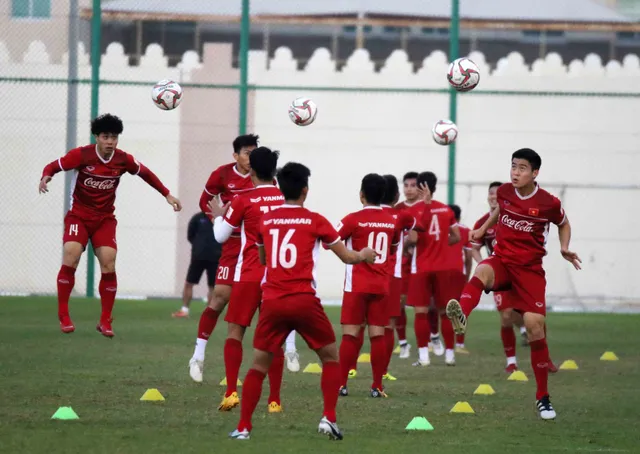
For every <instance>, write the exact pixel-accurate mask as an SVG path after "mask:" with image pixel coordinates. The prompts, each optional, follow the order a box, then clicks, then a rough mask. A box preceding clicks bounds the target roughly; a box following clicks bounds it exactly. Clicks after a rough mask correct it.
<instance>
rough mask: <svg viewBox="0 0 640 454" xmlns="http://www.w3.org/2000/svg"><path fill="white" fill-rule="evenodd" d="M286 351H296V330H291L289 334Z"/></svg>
mask: <svg viewBox="0 0 640 454" xmlns="http://www.w3.org/2000/svg"><path fill="white" fill-rule="evenodd" d="M286 351H287V353H291V352H295V351H296V332H295V331H291V332H290V333H289V335H288V336H287V341H286Z"/></svg>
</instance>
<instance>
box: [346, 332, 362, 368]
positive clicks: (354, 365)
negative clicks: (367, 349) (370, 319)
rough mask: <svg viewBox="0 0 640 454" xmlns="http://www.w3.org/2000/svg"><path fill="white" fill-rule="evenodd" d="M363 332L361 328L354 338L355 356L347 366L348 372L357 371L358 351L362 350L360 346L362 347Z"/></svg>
mask: <svg viewBox="0 0 640 454" xmlns="http://www.w3.org/2000/svg"><path fill="white" fill-rule="evenodd" d="M364 331H365V328H364V327H361V328H360V332H359V333H358V335H357V336H356V342H357V343H356V349H357V350H356V354H355V356H354V357H353V361H352V362H351V364H349V370H352V369H353V370H358V355H360V351H361V350H362V346H363V345H364Z"/></svg>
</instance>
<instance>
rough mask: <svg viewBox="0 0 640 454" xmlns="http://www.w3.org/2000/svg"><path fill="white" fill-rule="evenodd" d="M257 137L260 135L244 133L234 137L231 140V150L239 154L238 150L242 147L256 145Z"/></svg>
mask: <svg viewBox="0 0 640 454" xmlns="http://www.w3.org/2000/svg"><path fill="white" fill-rule="evenodd" d="M258 139H260V136H257V135H255V134H245V135H243V136H238V137H236V138H235V140H234V141H233V152H234V153H235V154H239V153H240V150H242V149H243V148H244V147H257V146H258Z"/></svg>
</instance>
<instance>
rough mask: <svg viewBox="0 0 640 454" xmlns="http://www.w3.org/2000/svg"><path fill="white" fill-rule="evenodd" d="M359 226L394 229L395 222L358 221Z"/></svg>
mask: <svg viewBox="0 0 640 454" xmlns="http://www.w3.org/2000/svg"><path fill="white" fill-rule="evenodd" d="M358 225H359V226H360V227H369V228H371V229H395V228H396V226H395V224H389V223H386V222H358Z"/></svg>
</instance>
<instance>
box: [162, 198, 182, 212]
mask: <svg viewBox="0 0 640 454" xmlns="http://www.w3.org/2000/svg"><path fill="white" fill-rule="evenodd" d="M166 199H167V203H168V204H169V205H171V206H172V207H173V211H180V210H181V209H182V204H181V203H180V200H178V199H177V198H176V197H174V196H172V195H171V194H169V195H167V197H166Z"/></svg>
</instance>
